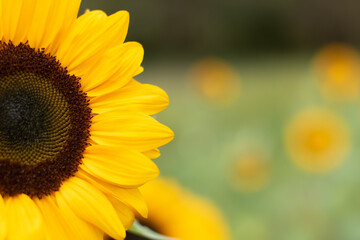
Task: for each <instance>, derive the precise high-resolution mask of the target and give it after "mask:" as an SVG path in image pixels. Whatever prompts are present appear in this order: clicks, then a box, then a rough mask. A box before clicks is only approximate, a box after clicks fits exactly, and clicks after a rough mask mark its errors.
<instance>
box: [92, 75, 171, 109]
mask: <svg viewBox="0 0 360 240" xmlns="http://www.w3.org/2000/svg"><path fill="white" fill-rule="evenodd" d="M90 104H91V109H92V110H93V112H94V113H103V112H106V111H109V110H114V109H117V108H130V109H135V110H138V111H141V112H143V113H146V114H149V115H152V114H156V113H158V112H160V111H162V110H164V109H165V108H166V107H167V106H168V105H169V98H168V96H167V94H166V93H165V92H164V91H163V90H162V89H161V88H159V87H157V86H154V85H150V84H141V83H139V82H137V81H136V80H131V81H130V82H129V83H128V84H127V85H126V86H124V87H122V88H120V89H118V90H115V91H113V92H110V93H108V94H105V95H101V96H97V97H94V98H93V99H91V101H90Z"/></svg>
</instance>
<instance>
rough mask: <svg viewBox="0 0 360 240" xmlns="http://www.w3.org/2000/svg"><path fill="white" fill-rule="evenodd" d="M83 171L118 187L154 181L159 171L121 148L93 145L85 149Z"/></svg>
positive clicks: (145, 160)
mask: <svg viewBox="0 0 360 240" xmlns="http://www.w3.org/2000/svg"><path fill="white" fill-rule="evenodd" d="M80 167H81V169H83V170H84V171H86V172H88V173H90V174H92V175H94V176H96V177H98V178H100V179H102V180H105V181H108V182H110V183H112V184H117V185H119V186H124V187H129V186H133V187H134V186H139V185H142V184H144V183H145V182H146V181H149V180H151V179H154V178H155V177H156V176H157V175H158V174H159V170H158V168H157V166H156V165H155V164H154V163H153V162H152V161H151V160H150V159H149V158H147V157H145V156H144V155H143V154H141V153H139V152H136V151H132V150H129V149H126V148H121V147H112V146H104V145H94V146H90V147H88V148H87V149H86V151H85V154H84V162H83V164H82V165H81V166H80Z"/></svg>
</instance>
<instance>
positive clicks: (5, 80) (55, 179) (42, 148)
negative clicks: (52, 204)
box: [0, 42, 91, 197]
mask: <svg viewBox="0 0 360 240" xmlns="http://www.w3.org/2000/svg"><path fill="white" fill-rule="evenodd" d="M79 80H80V79H79V78H77V77H76V76H74V75H70V74H68V72H67V70H66V69H65V68H63V67H61V65H60V63H59V62H58V61H57V60H56V58H55V57H53V56H50V55H49V54H45V53H44V51H43V50H35V49H33V48H31V47H30V46H29V45H27V44H23V43H20V44H19V45H17V46H14V45H13V44H12V43H8V44H6V43H3V42H0V194H1V195H3V196H5V195H9V196H14V195H17V194H21V193H25V194H27V195H29V196H31V197H32V196H38V197H42V196H44V195H48V194H50V193H52V192H54V191H57V190H58V189H59V187H60V186H61V183H62V182H63V181H64V180H66V179H68V178H69V177H71V176H73V175H74V173H75V172H76V171H77V169H78V165H79V164H80V163H81V159H82V154H83V152H84V150H85V148H86V146H87V145H88V138H89V128H90V123H91V109H90V108H89V103H88V99H87V97H86V94H85V93H83V92H82V91H81V89H80V87H81V86H80V83H79Z"/></svg>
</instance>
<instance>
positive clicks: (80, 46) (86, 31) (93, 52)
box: [56, 11, 129, 77]
mask: <svg viewBox="0 0 360 240" xmlns="http://www.w3.org/2000/svg"><path fill="white" fill-rule="evenodd" d="M128 25H129V14H128V12H126V11H119V12H117V13H115V14H113V15H111V16H109V17H108V16H106V14H105V13H103V12H101V11H90V12H88V13H85V14H83V15H82V16H80V17H79V18H78V19H76V21H75V22H74V24H73V25H72V27H71V29H70V30H69V32H68V34H67V37H66V39H65V40H64V41H63V42H62V44H61V46H60V47H59V49H58V51H57V53H56V56H57V57H58V58H59V59H60V62H61V63H62V64H63V65H64V66H66V67H68V70H69V71H70V72H71V73H73V74H76V75H77V76H80V77H82V76H83V75H84V74H87V72H88V71H89V70H91V69H92V67H91V66H89V63H92V64H94V62H93V61H95V60H99V55H100V56H102V54H103V53H104V52H105V51H106V50H107V49H108V48H110V47H113V46H117V45H119V44H122V43H123V42H124V40H125V37H126V34H127V29H128Z"/></svg>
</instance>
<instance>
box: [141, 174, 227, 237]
mask: <svg viewBox="0 0 360 240" xmlns="http://www.w3.org/2000/svg"><path fill="white" fill-rule="evenodd" d="M140 190H141V192H142V193H143V195H144V197H145V199H146V202H147V204H148V207H149V216H148V218H147V219H144V218H141V216H139V218H140V219H141V223H143V224H144V225H146V226H148V227H150V228H152V229H153V230H154V231H156V232H158V233H161V234H163V235H165V236H170V237H176V238H178V239H181V240H193V239H197V240H212V239H214V240H226V239H229V234H228V229H227V226H226V224H225V222H224V220H223V218H222V216H221V214H220V212H219V211H218V210H217V209H216V208H215V206H214V205H212V204H210V203H209V202H208V201H207V200H205V199H202V198H200V197H198V196H195V195H193V194H192V193H190V192H188V191H187V190H185V189H183V188H181V187H180V186H179V185H178V184H177V183H176V182H174V181H173V180H170V179H161V178H160V179H157V180H155V181H152V182H150V183H147V184H145V185H144V186H142V187H141V188H140Z"/></svg>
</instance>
